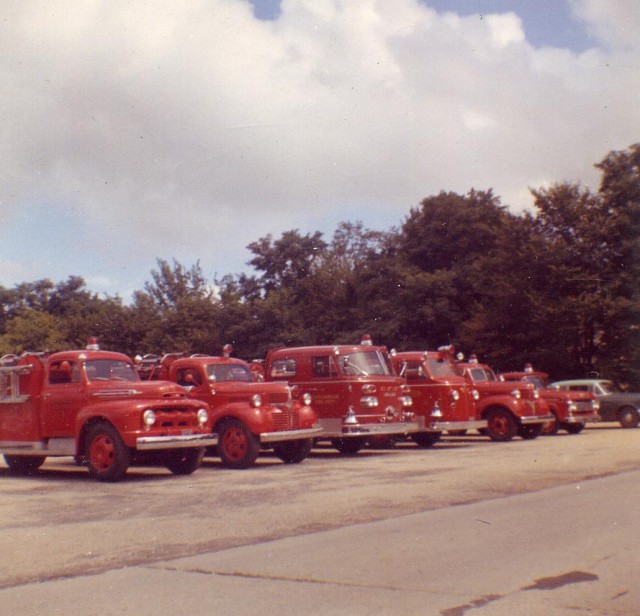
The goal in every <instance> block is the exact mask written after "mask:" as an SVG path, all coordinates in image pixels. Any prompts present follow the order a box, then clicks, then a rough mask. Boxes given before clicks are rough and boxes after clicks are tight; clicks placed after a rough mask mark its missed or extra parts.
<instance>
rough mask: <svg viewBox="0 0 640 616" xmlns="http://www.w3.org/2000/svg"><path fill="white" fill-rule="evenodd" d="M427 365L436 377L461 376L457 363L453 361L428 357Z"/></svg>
mask: <svg viewBox="0 0 640 616" xmlns="http://www.w3.org/2000/svg"><path fill="white" fill-rule="evenodd" d="M427 366H428V367H429V372H430V373H431V374H432V375H433V377H434V378H436V379H442V378H447V377H450V376H460V372H459V371H458V368H457V367H456V365H455V364H454V363H453V362H452V361H449V360H446V359H442V358H429V359H427Z"/></svg>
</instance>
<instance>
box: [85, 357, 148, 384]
mask: <svg viewBox="0 0 640 616" xmlns="http://www.w3.org/2000/svg"><path fill="white" fill-rule="evenodd" d="M85 372H86V373H87V379H88V380H89V381H137V380H138V373H137V372H136V371H135V370H134V368H133V366H132V365H131V364H130V363H128V362H126V361H122V360H118V359H90V360H88V361H87V362H86V363H85Z"/></svg>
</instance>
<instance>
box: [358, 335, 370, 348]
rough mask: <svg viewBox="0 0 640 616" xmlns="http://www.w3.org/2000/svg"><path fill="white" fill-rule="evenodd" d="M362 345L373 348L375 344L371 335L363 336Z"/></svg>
mask: <svg viewBox="0 0 640 616" xmlns="http://www.w3.org/2000/svg"><path fill="white" fill-rule="evenodd" d="M360 344H361V345H363V346H371V345H372V344H373V342H371V336H370V335H369V334H365V335H364V336H362V340H360Z"/></svg>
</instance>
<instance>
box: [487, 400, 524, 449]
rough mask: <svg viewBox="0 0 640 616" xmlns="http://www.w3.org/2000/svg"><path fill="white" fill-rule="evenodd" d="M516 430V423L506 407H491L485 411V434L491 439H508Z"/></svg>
mask: <svg viewBox="0 0 640 616" xmlns="http://www.w3.org/2000/svg"><path fill="white" fill-rule="evenodd" d="M517 432H518V424H517V423H516V420H515V419H514V417H513V415H512V414H511V413H510V412H509V411H507V409H495V408H494V409H493V410H491V411H489V412H488V413H487V434H488V435H489V438H490V439H491V440H492V441H499V442H505V441H510V440H511V439H512V438H513V437H514V436H515V435H516V434H517Z"/></svg>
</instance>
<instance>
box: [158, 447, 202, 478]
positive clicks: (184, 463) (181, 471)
mask: <svg viewBox="0 0 640 616" xmlns="http://www.w3.org/2000/svg"><path fill="white" fill-rule="evenodd" d="M202 458H204V449H203V448H201V447H188V448H186V449H176V450H174V451H171V452H169V453H168V454H166V455H165V456H164V464H165V466H166V467H167V468H168V469H169V470H170V471H171V472H172V473H173V474H174V475H191V473H193V472H194V471H195V470H197V469H198V468H200V465H201V464H202Z"/></svg>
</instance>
